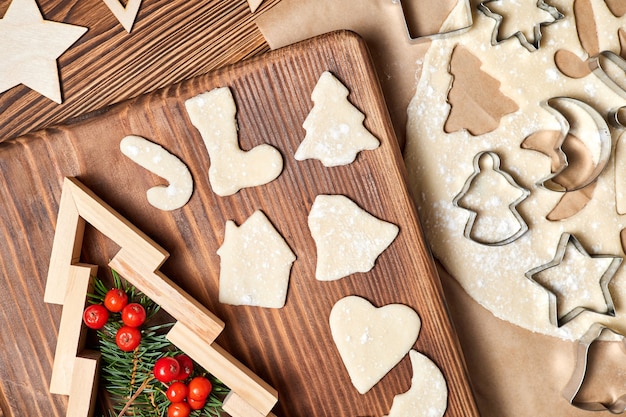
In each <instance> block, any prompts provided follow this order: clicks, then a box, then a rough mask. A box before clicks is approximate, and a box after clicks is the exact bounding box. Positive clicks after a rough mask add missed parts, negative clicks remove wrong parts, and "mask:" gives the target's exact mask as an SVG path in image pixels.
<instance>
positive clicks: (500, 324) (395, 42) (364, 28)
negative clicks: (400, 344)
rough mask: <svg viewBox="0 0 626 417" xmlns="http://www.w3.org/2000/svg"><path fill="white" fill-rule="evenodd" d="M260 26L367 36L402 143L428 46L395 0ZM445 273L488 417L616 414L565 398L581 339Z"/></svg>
mask: <svg viewBox="0 0 626 417" xmlns="http://www.w3.org/2000/svg"><path fill="white" fill-rule="evenodd" d="M405 1H407V0H405ZM455 4H456V2H455V1H454V0H441V1H437V0H414V1H413V3H412V5H411V7H413V8H414V10H417V11H419V12H418V13H416V16H417V17H418V20H419V22H415V21H412V22H410V23H412V24H413V25H415V26H417V27H419V28H420V29H419V30H418V32H420V31H423V32H422V33H435V32H437V29H436V28H437V27H439V26H440V25H441V22H442V21H443V19H445V17H446V16H447V15H448V13H449V12H450V10H451V9H452V7H453V6H454V5H455ZM256 22H257V24H258V26H259V28H260V30H261V32H262V33H263V35H264V36H265V38H266V40H267V41H268V43H269V45H270V46H271V47H272V48H278V47H281V46H284V45H288V44H290V43H293V42H297V41H299V40H303V39H306V38H309V37H312V36H315V35H318V34H322V33H325V32H328V31H331V30H337V29H350V30H353V31H355V32H357V33H358V34H359V35H361V36H362V37H363V38H364V39H365V40H366V42H367V44H368V46H369V48H370V51H371V54H372V57H373V60H374V63H375V66H376V67H377V71H378V74H379V78H380V81H381V85H382V87H383V92H384V94H385V96H386V100H387V103H388V107H389V111H390V115H391V118H392V121H393V123H394V128H395V129H396V133H397V136H398V139H399V142H400V145H401V147H402V146H403V144H404V137H405V124H406V117H407V116H406V109H407V105H408V103H409V100H410V99H411V97H412V96H413V95H414V93H415V85H416V78H417V77H419V73H420V70H421V59H422V57H423V55H424V53H425V52H426V50H427V48H428V46H429V43H428V42H427V41H425V42H422V43H417V44H415V43H411V42H410V41H409V38H408V35H407V31H406V26H405V20H404V17H403V13H402V8H401V7H400V5H399V4H397V3H394V2H393V1H392V0H343V1H337V0H282V1H281V2H280V3H278V4H277V5H275V6H274V7H272V8H270V9H268V10H266V11H265V12H264V13H263V14H262V15H260V16H259V17H258V18H257V21H256ZM415 26H412V28H414V27H415ZM440 274H441V278H442V283H443V285H444V290H445V293H446V296H447V300H448V303H449V306H450V312H451V316H452V319H453V321H454V323H455V326H456V327H457V331H458V334H459V338H460V340H461V345H462V347H463V351H464V355H465V357H466V361H467V365H468V371H469V375H470V379H471V381H472V384H473V388H474V391H475V394H476V401H477V404H478V406H479V408H480V410H481V415H483V416H484V417H543V416H551V417H585V416H587V417H591V416H594V417H604V416H612V415H613V414H611V413H610V412H608V411H601V412H591V411H584V410H581V409H579V408H576V407H574V406H572V405H571V404H569V402H568V401H567V400H566V399H565V398H564V397H563V395H562V389H563V388H564V387H565V386H566V384H567V382H568V381H569V379H570V376H571V374H572V372H573V370H574V367H575V364H576V359H577V358H576V349H577V346H578V344H577V343H576V342H569V341H563V340H561V339H556V338H552V337H549V336H544V335H539V334H534V333H532V332H530V331H528V330H525V329H522V328H520V327H518V326H515V325H511V324H510V323H508V322H505V321H502V320H500V319H498V318H496V317H494V316H493V315H492V314H491V313H490V312H489V311H487V310H485V309H484V308H483V307H481V306H480V305H479V304H478V303H476V302H475V301H474V300H473V299H471V297H469V296H468V295H467V294H466V293H465V292H464V291H463V289H461V287H460V286H459V284H458V283H457V282H456V281H455V280H454V279H453V278H452V277H450V276H449V274H447V273H446V272H445V271H444V270H443V269H441V268H440ZM589 373H590V374H593V375H592V376H593V378H594V379H595V380H596V381H600V383H596V384H595V385H592V386H591V387H590V388H589V389H588V390H586V391H585V392H584V393H582V394H583V395H585V396H589V398H594V399H597V398H598V395H600V394H599V393H600V392H601V391H602V390H604V389H606V385H607V383H606V381H607V379H606V377H604V376H603V374H602V372H601V370H599V369H595V368H594V369H589ZM623 374H624V375H626V371H625V372H624V373H623ZM602 381H604V382H605V383H604V384H603V383H602ZM611 384H612V385H616V387H615V388H614V389H615V394H616V395H621V394H623V393H625V392H626V377H625V378H624V381H622V382H620V381H611ZM620 384H621V387H622V388H624V389H623V390H622V391H620Z"/></svg>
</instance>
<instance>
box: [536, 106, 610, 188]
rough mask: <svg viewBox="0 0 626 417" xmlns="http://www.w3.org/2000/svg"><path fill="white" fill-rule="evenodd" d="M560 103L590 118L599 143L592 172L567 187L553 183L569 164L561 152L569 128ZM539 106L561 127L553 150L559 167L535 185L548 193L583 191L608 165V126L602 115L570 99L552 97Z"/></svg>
mask: <svg viewBox="0 0 626 417" xmlns="http://www.w3.org/2000/svg"><path fill="white" fill-rule="evenodd" d="M562 103H565V104H566V106H567V105H571V106H574V107H578V108H579V109H580V110H581V111H583V112H584V113H585V114H587V115H588V116H589V117H590V118H591V120H592V121H593V123H594V124H595V127H596V128H597V133H598V141H599V142H600V152H599V154H598V158H597V163H596V166H595V168H594V169H593V171H592V172H591V173H590V174H589V175H587V177H586V178H584V179H583V180H580V181H578V182H577V183H576V184H574V185H569V186H564V185H562V184H559V183H558V182H557V181H555V178H557V177H558V176H559V175H560V174H561V173H563V171H565V169H566V168H567V167H568V166H569V163H568V162H567V155H566V154H565V152H564V151H563V149H562V147H563V142H564V141H565V139H566V138H567V136H568V133H569V131H570V127H571V126H570V122H569V121H568V120H567V118H566V117H565V116H564V115H563V114H562V112H561V111H559V110H558V107H559V104H562ZM541 106H542V107H543V108H544V109H546V110H547V111H548V112H550V113H551V114H552V115H553V116H554V117H555V118H556V119H557V121H558V122H559V124H560V126H561V135H560V139H559V141H558V143H557V144H556V147H555V149H553V151H554V152H555V153H556V155H558V158H559V160H560V167H559V169H557V170H555V171H554V172H552V173H551V174H550V175H548V176H547V177H545V178H544V179H542V180H540V181H539V183H537V185H538V186H540V187H542V188H545V189H548V190H550V191H557V192H570V191H577V190H580V189H583V188H585V187H587V186H588V185H590V184H591V183H593V182H595V181H596V180H597V179H598V177H599V176H600V174H601V173H602V172H603V171H604V170H605V169H606V167H607V166H608V164H609V159H610V158H611V148H612V139H611V132H610V131H609V126H608V125H607V122H606V121H605V119H604V117H602V115H600V113H598V112H597V111H596V109H594V108H593V107H591V106H590V105H588V104H587V103H585V102H583V101H580V100H578V99H575V98H571V97H553V98H551V99H548V100H547V101H544V102H543V103H541Z"/></svg>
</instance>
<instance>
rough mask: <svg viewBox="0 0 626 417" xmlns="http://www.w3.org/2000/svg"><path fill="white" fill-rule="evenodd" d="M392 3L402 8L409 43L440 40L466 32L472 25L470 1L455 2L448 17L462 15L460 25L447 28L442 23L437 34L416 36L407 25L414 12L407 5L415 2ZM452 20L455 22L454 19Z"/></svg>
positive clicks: (395, 0) (459, 0) (396, 0)
mask: <svg viewBox="0 0 626 417" xmlns="http://www.w3.org/2000/svg"><path fill="white" fill-rule="evenodd" d="M394 2H395V3H398V4H400V7H402V17H403V18H404V27H405V30H406V33H407V35H408V38H409V42H411V43H421V42H426V41H428V40H432V39H441V38H445V37H448V36H452V35H459V34H462V33H464V32H466V31H468V30H469V28H471V27H472V26H473V25H474V17H473V15H472V6H471V4H470V0H457V5H456V6H455V7H454V8H453V9H452V10H451V12H450V15H452V14H455V13H459V14H462V15H463V17H462V20H461V22H462V23H460V24H459V25H458V26H454V27H448V26H446V23H445V22H444V24H443V25H442V26H441V27H440V28H439V32H436V33H429V34H424V35H416V34H415V31H414V30H413V29H412V27H411V24H410V23H409V21H410V20H412V19H411V18H412V16H413V15H414V13H415V10H413V9H412V8H410V7H409V6H407V4H409V3H415V2H411V1H410V0H394ZM450 15H448V17H450ZM446 20H447V18H446ZM453 20H454V21H456V19H453Z"/></svg>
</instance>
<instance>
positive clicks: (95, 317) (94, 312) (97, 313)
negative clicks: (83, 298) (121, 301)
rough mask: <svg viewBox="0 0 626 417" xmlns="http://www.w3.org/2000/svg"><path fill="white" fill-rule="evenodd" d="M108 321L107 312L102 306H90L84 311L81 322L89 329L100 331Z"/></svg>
mask: <svg viewBox="0 0 626 417" xmlns="http://www.w3.org/2000/svg"><path fill="white" fill-rule="evenodd" d="M108 319H109V310H107V309H106V308H105V307H104V306H103V305H102V304H92V305H90V306H89V307H87V308H86V309H85V312H84V313H83V321H84V322H85V325H86V326H87V327H89V328H90V329H95V330H98V329H101V328H102V327H103V326H104V325H105V324H106V322H107V320H108Z"/></svg>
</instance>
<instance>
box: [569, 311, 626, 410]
mask: <svg viewBox="0 0 626 417" xmlns="http://www.w3.org/2000/svg"><path fill="white" fill-rule="evenodd" d="M607 332H609V333H612V334H614V335H616V336H618V337H620V338H621V343H622V344H623V345H624V346H623V348H624V349H625V350H626V339H625V338H624V336H623V335H621V334H619V333H617V332H614V331H613V330H611V329H609V328H608V327H605V326H604V325H602V324H600V323H594V324H593V325H591V327H590V328H589V330H587V332H586V333H585V334H584V335H583V336H582V337H581V338H580V339H579V341H578V348H577V351H576V366H575V367H574V372H573V373H572V376H571V378H570V380H569V382H568V383H567V385H566V386H565V388H564V389H563V396H564V397H565V399H567V401H569V403H570V404H572V405H573V406H575V407H578V408H581V409H583V410H589V411H607V410H608V411H610V412H612V413H614V414H620V413H623V412H624V411H625V410H626V394H624V395H622V396H620V397H618V398H617V399H615V400H614V401H613V402H611V403H603V402H598V401H581V400H577V399H576V397H577V396H578V393H579V392H580V389H581V388H582V386H583V384H584V382H585V377H586V375H587V368H588V366H587V364H588V360H589V349H590V348H591V345H592V344H593V343H594V342H596V341H597V340H598V339H600V337H601V336H602V335H603V334H605V333H607Z"/></svg>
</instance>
